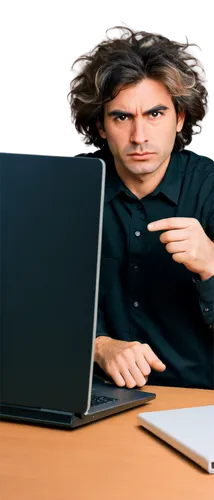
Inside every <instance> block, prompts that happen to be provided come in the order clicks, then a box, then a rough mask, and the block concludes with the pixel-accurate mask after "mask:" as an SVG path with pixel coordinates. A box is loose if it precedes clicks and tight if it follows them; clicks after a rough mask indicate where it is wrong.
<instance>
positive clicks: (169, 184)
mask: <svg viewBox="0 0 214 500" xmlns="http://www.w3.org/2000/svg"><path fill="white" fill-rule="evenodd" d="M101 153H102V159H103V160H104V161H105V162H106V190H105V203H108V202H109V201H111V200H112V199H113V198H115V196H117V195H118V194H119V193H121V192H126V193H130V191H129V190H128V188H127V187H126V186H125V185H124V184H123V182H122V180H121V179H120V177H119V175H118V174H117V171H116V169H115V165H114V158H113V155H112V153H111V152H110V150H109V148H107V147H105V148H103V150H101ZM100 157H101V155H100ZM182 178H183V173H182V166H181V153H178V152H174V151H173V152H172V153H171V158H170V162H169V165H168V167H167V170H166V173H165V175H164V177H163V179H162V180H161V182H160V184H159V185H158V186H157V187H156V189H155V190H154V191H153V192H152V193H150V194H149V196H152V197H155V196H157V195H158V194H159V193H162V194H163V195H164V196H166V197H167V198H168V199H169V200H170V201H172V202H173V203H174V204H175V205H177V204H178V200H179V195H180V190H181V184H182ZM130 194H131V193H130Z"/></svg>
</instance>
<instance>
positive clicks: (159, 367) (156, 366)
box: [150, 358, 166, 372]
mask: <svg viewBox="0 0 214 500" xmlns="http://www.w3.org/2000/svg"><path fill="white" fill-rule="evenodd" d="M150 366H151V368H153V370H156V371H157V372H164V370H166V365H165V364H164V363H162V361H161V360H160V359H159V358H155V359H153V360H152V362H151V363H150Z"/></svg>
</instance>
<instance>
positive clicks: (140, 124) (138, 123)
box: [130, 117, 148, 144]
mask: <svg viewBox="0 0 214 500" xmlns="http://www.w3.org/2000/svg"><path fill="white" fill-rule="evenodd" d="M130 141H131V142H132V143H135V144H142V143H144V142H147V141H148V137H147V127H146V123H145V122H144V120H143V118H141V117H139V118H137V119H135V120H133V123H132V129H131V135H130Z"/></svg>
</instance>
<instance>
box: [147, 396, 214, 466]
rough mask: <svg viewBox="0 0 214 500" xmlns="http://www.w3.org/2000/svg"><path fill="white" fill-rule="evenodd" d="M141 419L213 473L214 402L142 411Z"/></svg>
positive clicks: (156, 432)
mask: <svg viewBox="0 0 214 500" xmlns="http://www.w3.org/2000/svg"><path fill="white" fill-rule="evenodd" d="M138 422H139V424H140V425H142V426H143V427H145V429H147V430H148V431H150V432H152V433H153V434H155V435H156V436H158V437H159V438H160V439H163V441H166V443H168V444H169V445H171V446H173V447H174V448H176V449H177V450H178V451H180V452H181V453H183V454H184V455H186V456H187V457H188V458H190V459H191V460H193V461H194V462H196V463H197V464H198V465H200V466H201V467H203V468H204V469H205V470H206V471H207V472H209V473H210V474H214V425H213V424H214V405H209V406H197V407H193V408H181V409H177V410H164V411H151V412H148V413H140V414H139V415H138Z"/></svg>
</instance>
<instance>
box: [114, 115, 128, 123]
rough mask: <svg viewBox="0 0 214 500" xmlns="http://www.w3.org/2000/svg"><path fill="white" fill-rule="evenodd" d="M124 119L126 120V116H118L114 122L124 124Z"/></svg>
mask: <svg viewBox="0 0 214 500" xmlns="http://www.w3.org/2000/svg"><path fill="white" fill-rule="evenodd" d="M126 119H128V116H126V115H119V116H116V118H115V121H118V122H125V121H126Z"/></svg>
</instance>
